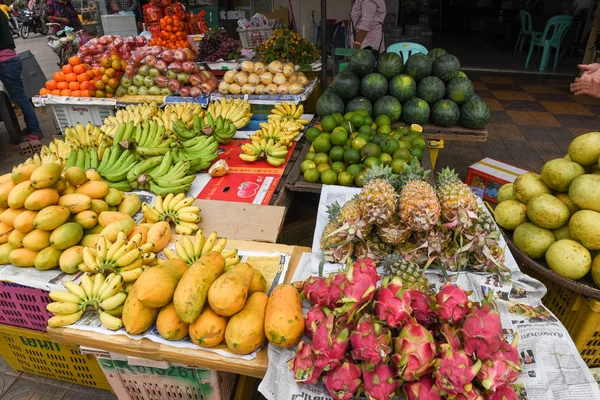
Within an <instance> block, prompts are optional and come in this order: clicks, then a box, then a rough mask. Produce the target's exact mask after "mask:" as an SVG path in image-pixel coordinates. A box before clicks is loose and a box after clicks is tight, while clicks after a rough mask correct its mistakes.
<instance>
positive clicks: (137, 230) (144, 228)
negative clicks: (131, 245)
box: [127, 225, 152, 251]
mask: <svg viewBox="0 0 600 400" xmlns="http://www.w3.org/2000/svg"><path fill="white" fill-rule="evenodd" d="M149 229H150V228H148V227H147V226H145V225H138V226H136V227H135V228H133V230H132V231H131V232H129V235H127V240H131V238H132V237H133V236H135V234H137V233H141V234H142V242H141V243H142V244H145V243H146V242H147V240H148V230H149ZM151 251H152V250H151Z"/></svg>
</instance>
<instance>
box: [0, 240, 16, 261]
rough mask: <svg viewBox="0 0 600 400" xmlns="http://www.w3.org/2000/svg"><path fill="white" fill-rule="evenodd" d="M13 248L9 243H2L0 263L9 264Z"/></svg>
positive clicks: (0, 246)
mask: <svg viewBox="0 0 600 400" xmlns="http://www.w3.org/2000/svg"><path fill="white" fill-rule="evenodd" d="M13 250H14V249H13V248H12V246H11V245H10V244H9V243H3V244H0V265H5V264H9V261H8V255H9V254H10V252H11V251H13Z"/></svg>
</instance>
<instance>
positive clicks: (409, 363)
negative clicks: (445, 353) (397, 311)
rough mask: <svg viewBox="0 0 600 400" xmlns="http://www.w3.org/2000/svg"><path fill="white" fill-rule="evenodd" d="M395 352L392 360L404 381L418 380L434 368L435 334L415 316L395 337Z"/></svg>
mask: <svg viewBox="0 0 600 400" xmlns="http://www.w3.org/2000/svg"><path fill="white" fill-rule="evenodd" d="M394 352H395V354H394V355H393V356H392V362H393V363H394V365H395V366H396V368H397V370H398V376H399V377H400V379H402V380H403V381H416V380H418V379H419V378H421V377H422V376H424V375H426V374H428V373H430V372H431V371H432V369H433V361H434V359H435V355H436V354H435V341H434V339H433V335H432V333H431V332H430V331H428V330H427V329H426V328H425V327H423V326H422V325H419V323H418V322H417V320H416V319H414V318H412V319H410V320H409V321H408V323H407V324H405V325H404V327H403V328H402V329H401V330H400V336H398V337H397V338H394Z"/></svg>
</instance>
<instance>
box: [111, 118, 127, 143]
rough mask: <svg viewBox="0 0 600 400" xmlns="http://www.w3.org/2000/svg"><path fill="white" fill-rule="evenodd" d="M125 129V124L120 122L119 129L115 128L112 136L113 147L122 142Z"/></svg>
mask: <svg viewBox="0 0 600 400" xmlns="http://www.w3.org/2000/svg"><path fill="white" fill-rule="evenodd" d="M125 129H127V124H126V123H125V122H122V123H121V125H119V128H117V131H116V132H115V135H114V136H113V145H117V144H119V142H120V141H121V140H123V135H124V134H125Z"/></svg>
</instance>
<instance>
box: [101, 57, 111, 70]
mask: <svg viewBox="0 0 600 400" xmlns="http://www.w3.org/2000/svg"><path fill="white" fill-rule="evenodd" d="M100 65H102V66H103V67H104V68H110V66H111V65H112V60H111V59H110V58H108V57H104V56H103V57H101V58H100Z"/></svg>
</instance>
